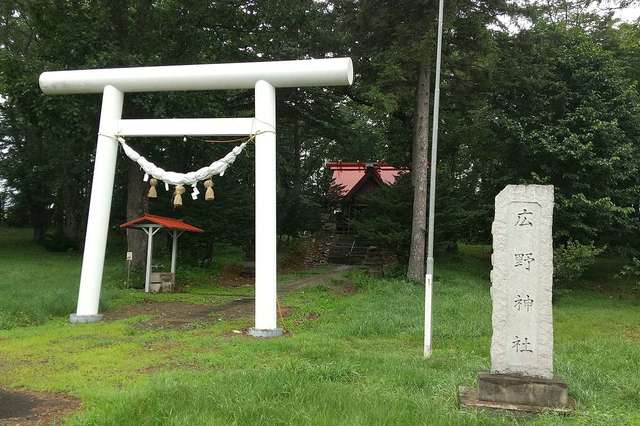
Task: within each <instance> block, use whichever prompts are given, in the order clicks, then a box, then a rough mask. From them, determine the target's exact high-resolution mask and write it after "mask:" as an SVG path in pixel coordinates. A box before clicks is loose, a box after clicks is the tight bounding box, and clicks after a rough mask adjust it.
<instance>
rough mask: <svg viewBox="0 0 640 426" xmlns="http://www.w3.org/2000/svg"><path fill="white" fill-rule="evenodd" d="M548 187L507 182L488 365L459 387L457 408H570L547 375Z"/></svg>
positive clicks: (499, 204) (497, 228) (499, 216)
mask: <svg viewBox="0 0 640 426" xmlns="http://www.w3.org/2000/svg"><path fill="white" fill-rule="evenodd" d="M552 224H553V186H552V185H508V186H507V187H506V188H505V189H503V190H502V192H500V194H498V196H497V197H496V203H495V220H494V222H493V227H492V230H491V232H492V234H493V255H492V256H491V263H492V265H493V270H492V271H491V300H492V304H493V315H492V323H493V337H492V339H491V371H490V372H484V373H480V374H479V375H478V388H477V389H468V388H461V389H460V393H459V399H460V404H461V406H472V407H485V408H496V409H507V410H522V411H543V410H549V409H551V410H554V411H569V409H570V408H569V397H568V394H567V385H566V384H565V383H564V382H563V381H562V380H560V379H558V378H555V377H554V375H553V312H552V305H551V299H552V286H553V239H552Z"/></svg>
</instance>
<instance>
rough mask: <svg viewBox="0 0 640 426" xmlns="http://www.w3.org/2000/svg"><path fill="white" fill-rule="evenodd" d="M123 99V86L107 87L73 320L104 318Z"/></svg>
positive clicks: (74, 321) (88, 320) (103, 97)
mask: <svg viewBox="0 0 640 426" xmlns="http://www.w3.org/2000/svg"><path fill="white" fill-rule="evenodd" d="M123 100H124V94H123V93H122V92H121V91H120V90H118V89H116V88H115V87H113V86H106V87H105V88H104V91H103V95H102V110H101V113H100V126H99V130H98V143H97V148H96V156H95V165H94V168H93V183H92V185H91V200H90V203H89V218H88V220H87V233H86V237H85V243H84V255H83V257H82V272H81V274H80V291H79V293H78V307H77V310H76V313H75V314H71V315H70V316H69V321H71V322H72V323H86V322H94V321H99V320H101V319H102V315H100V314H98V307H99V304H100V288H101V286H102V271H103V269H104V254H105V250H106V247H107V232H108V231H109V215H110V213H111V197H112V195H113V179H114V176H115V172H116V158H117V154H118V141H116V139H115V137H114V135H115V132H116V130H117V129H116V127H117V125H118V122H119V121H120V118H121V116H122V102H123Z"/></svg>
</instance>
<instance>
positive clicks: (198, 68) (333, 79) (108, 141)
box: [40, 58, 353, 337]
mask: <svg viewBox="0 0 640 426" xmlns="http://www.w3.org/2000/svg"><path fill="white" fill-rule="evenodd" d="M352 82H353V66H352V63H351V59H349V58H334V59H311V60H303V61H279V62H253V63H239V64H212V65H181V66H168V67H143V68H115V69H100V70H79V71H57V72H45V73H43V74H42V75H41V76H40V88H41V89H42V91H43V92H44V93H46V94H79V93H102V94H103V97H102V111H101V115H100V127H99V129H100V130H99V132H98V144H97V148H96V157H95V166H94V173H93V183H92V187H91V200H90V206H89V218H88V221H87V234H86V237H85V249H84V256H83V259H82V273H81V277H80V291H79V294H78V308H77V311H76V313H75V314H72V315H71V316H70V320H71V322H74V323H81V322H93V321H98V320H100V319H101V318H102V315H100V314H99V312H98V309H99V302H100V289H101V286H102V272H103V268H104V255H105V249H106V245H107V233H108V229H109V216H110V211H111V198H112V193H113V180H114V176H115V167H116V159H117V152H118V143H117V141H116V137H117V136H213V135H218V136H240V135H249V134H254V133H255V134H256V135H257V136H256V157H255V192H256V197H255V198H256V199H255V203H256V209H255V212H256V215H255V216H256V218H255V231H256V244H255V246H256V307H255V308H256V309H255V327H254V328H252V329H251V334H253V335H254V336H257V337H273V336H279V335H281V334H282V330H281V329H279V328H278V327H277V317H276V303H277V302H276V296H277V264H276V259H277V250H276V249H277V235H276V132H275V131H276V97H275V88H276V87H303V86H327V85H350V84H351V83H352ZM219 89H254V90H255V117H253V118H218V119H212V118H196V119H159V120H124V119H122V105H123V101H124V93H126V92H149V91H178V90H219Z"/></svg>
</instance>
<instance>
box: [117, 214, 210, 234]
mask: <svg viewBox="0 0 640 426" xmlns="http://www.w3.org/2000/svg"><path fill="white" fill-rule="evenodd" d="M146 223H154V224H156V225H160V226H162V227H163V228H166V229H172V230H173V229H175V230H177V231H186V232H204V230H203V229H200V228H198V227H196V226H193V225H189V224H188V223H186V222H185V221H183V220H182V219H175V218H173V217H165V216H156V215H154V214H145V215H144V216H140V217H139V218H137V219H133V220H130V221H129V222H126V223H123V224H122V225H120V228H130V227H134V226H136V225H143V224H146Z"/></svg>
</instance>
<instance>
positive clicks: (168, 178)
mask: <svg viewBox="0 0 640 426" xmlns="http://www.w3.org/2000/svg"><path fill="white" fill-rule="evenodd" d="M118 142H120V145H122V149H123V151H124V153H125V154H126V155H127V157H129V158H130V159H131V160H133V161H135V162H136V163H138V165H140V167H141V168H142V170H144V172H145V173H146V174H148V175H150V176H152V177H153V178H155V179H158V180H161V181H163V182H165V183H169V184H171V185H191V186H194V185H195V184H197V183H198V182H199V181H201V180H206V179H209V178H210V177H211V176H214V175H220V176H222V175H224V172H225V170H227V167H229V166H230V165H231V164H233V162H234V161H236V158H237V157H238V155H240V153H241V152H242V150H243V149H244V147H245V146H247V142H244V143H242V144H240V145H238V146H236V147H235V148H233V149H232V150H231V152H230V153H228V154H227V155H225V156H224V157H223V158H221V159H219V160H217V161H214V162H213V163H211V164H209V165H208V166H206V167H202V168H200V169H198V170H196V171H195V172H189V173H177V172H168V171H166V170H164V169H162V168H160V167H158V166H156V165H155V164H153V163H152V162H151V161H149V160H147V159H146V158H144V157H143V156H142V155H140V154H138V153H137V152H136V151H135V150H134V149H133V148H131V147H130V146H129V145H127V143H126V142H125V140H124V138H122V137H118Z"/></svg>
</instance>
